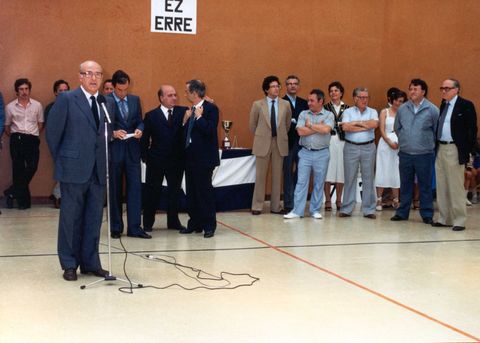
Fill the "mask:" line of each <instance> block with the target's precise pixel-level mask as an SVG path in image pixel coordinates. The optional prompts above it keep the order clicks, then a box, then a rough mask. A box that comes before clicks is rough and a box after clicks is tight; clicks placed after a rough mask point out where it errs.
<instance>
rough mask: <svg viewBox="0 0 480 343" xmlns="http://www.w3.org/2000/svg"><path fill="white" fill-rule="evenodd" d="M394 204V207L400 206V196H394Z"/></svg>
mask: <svg viewBox="0 0 480 343" xmlns="http://www.w3.org/2000/svg"><path fill="white" fill-rule="evenodd" d="M392 206H393V208H394V209H398V208H399V207H400V201H398V198H393V203H392Z"/></svg>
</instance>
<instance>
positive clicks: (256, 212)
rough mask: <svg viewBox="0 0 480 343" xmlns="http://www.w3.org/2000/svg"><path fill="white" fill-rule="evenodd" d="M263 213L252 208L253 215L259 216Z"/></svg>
mask: <svg viewBox="0 0 480 343" xmlns="http://www.w3.org/2000/svg"><path fill="white" fill-rule="evenodd" d="M261 214H262V211H256V210H252V215H254V216H259V215H261Z"/></svg>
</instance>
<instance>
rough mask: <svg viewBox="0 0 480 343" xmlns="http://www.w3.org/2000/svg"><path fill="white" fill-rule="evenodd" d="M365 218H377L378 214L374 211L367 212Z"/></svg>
mask: <svg viewBox="0 0 480 343" xmlns="http://www.w3.org/2000/svg"><path fill="white" fill-rule="evenodd" d="M363 217H364V218H368V219H377V216H376V215H375V214H373V213H371V214H366V215H364V216H363Z"/></svg>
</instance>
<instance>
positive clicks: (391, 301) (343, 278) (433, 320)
mask: <svg viewBox="0 0 480 343" xmlns="http://www.w3.org/2000/svg"><path fill="white" fill-rule="evenodd" d="M217 222H218V223H220V224H222V225H223V226H225V227H226V228H229V229H230V230H232V231H235V232H237V233H239V234H241V235H243V236H245V237H248V238H250V239H253V240H254V241H257V242H259V243H261V244H263V245H266V246H267V247H269V248H272V249H273V250H275V251H277V252H279V253H282V254H284V255H287V256H289V257H291V258H293V259H295V260H297V261H300V262H303V263H305V264H308V265H309V266H311V267H313V268H315V269H318V270H320V271H322V272H324V273H326V274H329V275H331V276H333V277H336V278H337V279H340V280H342V281H345V282H347V283H349V284H351V285H353V286H355V287H358V288H360V289H363V290H364V291H367V292H369V293H371V294H373V295H375V296H377V297H379V298H381V299H383V300H386V301H388V302H390V303H392V304H395V305H397V306H400V307H402V308H404V309H406V310H408V311H410V312H413V313H415V314H417V315H419V316H421V317H423V318H426V319H428V320H431V321H432V322H435V323H437V324H440V325H442V326H444V327H446V328H447V329H450V330H452V331H455V332H456V333H458V334H461V335H463V336H465V337H468V338H471V339H473V340H475V341H476V342H480V338H478V337H475V336H474V335H471V334H469V333H468V332H465V331H462V330H460V329H457V328H456V327H454V326H452V325H450V324H447V323H445V322H442V321H441V320H439V319H436V318H434V317H432V316H429V315H428V314H426V313H423V312H421V311H419V310H416V309H414V308H413V307H410V306H408V305H405V304H402V303H401V302H399V301H397V300H395V299H393V298H390V297H388V296H386V295H384V294H382V293H380V292H377V291H374V290H373V289H370V288H368V287H366V286H363V285H361V284H359V283H358V282H355V281H353V280H350V279H347V278H346V277H343V276H341V275H339V274H337V273H335V272H332V271H330V270H328V269H325V268H322V267H320V266H319V265H317V264H315V263H313V262H310V261H308V260H306V259H304V258H301V257H298V256H296V255H294V254H292V253H290V252H288V251H286V250H283V249H281V248H279V247H276V246H274V245H272V244H270V243H268V242H265V241H263V240H261V239H260V238H257V237H254V236H252V235H249V234H248V233H246V232H244V231H242V230H240V229H237V228H235V227H233V226H230V225H228V224H225V223H223V222H221V221H218V220H217Z"/></svg>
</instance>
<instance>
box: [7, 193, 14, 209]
mask: <svg viewBox="0 0 480 343" xmlns="http://www.w3.org/2000/svg"><path fill="white" fill-rule="evenodd" d="M6 203H7V204H6V207H7V208H13V196H12V195H7V197H6Z"/></svg>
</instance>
